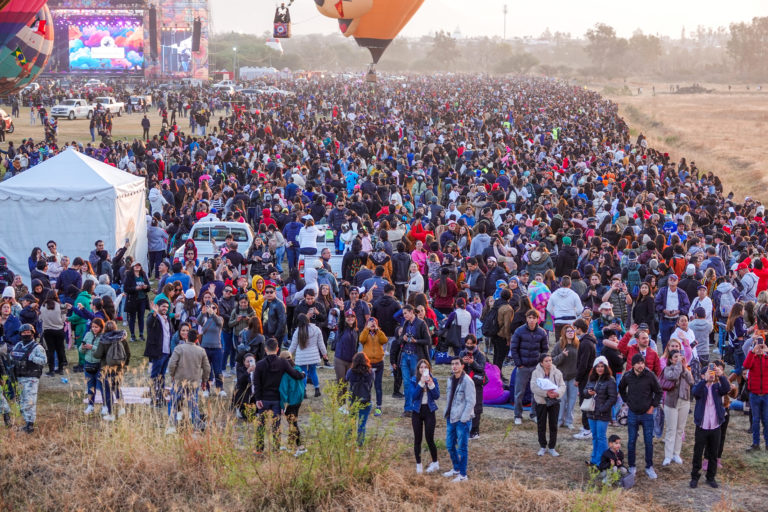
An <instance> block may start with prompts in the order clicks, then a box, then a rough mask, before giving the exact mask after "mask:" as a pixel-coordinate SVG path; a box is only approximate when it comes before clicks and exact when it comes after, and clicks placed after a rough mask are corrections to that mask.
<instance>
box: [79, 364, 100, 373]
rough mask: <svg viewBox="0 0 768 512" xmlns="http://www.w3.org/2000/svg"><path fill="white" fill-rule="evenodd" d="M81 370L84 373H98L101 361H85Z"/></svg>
mask: <svg viewBox="0 0 768 512" xmlns="http://www.w3.org/2000/svg"><path fill="white" fill-rule="evenodd" d="M83 370H84V371H85V373H90V374H92V375H93V374H96V373H99V372H100V371H101V363H100V362H99V363H89V362H88V361H86V362H85V365H84V368H83Z"/></svg>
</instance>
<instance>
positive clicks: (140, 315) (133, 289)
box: [123, 261, 150, 342]
mask: <svg viewBox="0 0 768 512" xmlns="http://www.w3.org/2000/svg"><path fill="white" fill-rule="evenodd" d="M149 287H150V284H149V278H148V277H147V274H146V273H145V272H144V270H143V269H142V268H141V263H139V262H138V261H137V262H134V264H133V266H132V267H131V270H130V271H128V272H126V275H125V280H124V281H123V290H125V296H126V302H125V312H126V313H128V330H130V332H131V341H132V342H135V341H136V331H135V326H136V321H137V320H138V324H139V339H141V340H142V341H144V316H145V313H146V311H147V309H148V308H149Z"/></svg>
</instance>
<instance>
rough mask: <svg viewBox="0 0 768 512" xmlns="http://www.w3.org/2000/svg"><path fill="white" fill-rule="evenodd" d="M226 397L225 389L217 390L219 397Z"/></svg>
mask: <svg viewBox="0 0 768 512" xmlns="http://www.w3.org/2000/svg"><path fill="white" fill-rule="evenodd" d="M226 397H227V392H226V391H224V390H223V389H222V390H221V391H219V398H226Z"/></svg>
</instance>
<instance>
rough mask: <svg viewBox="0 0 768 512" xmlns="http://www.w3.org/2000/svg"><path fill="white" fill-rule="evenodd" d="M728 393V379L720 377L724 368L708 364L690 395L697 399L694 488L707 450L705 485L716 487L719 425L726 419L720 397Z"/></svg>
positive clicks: (693, 466) (692, 486)
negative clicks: (702, 458)
mask: <svg viewBox="0 0 768 512" xmlns="http://www.w3.org/2000/svg"><path fill="white" fill-rule="evenodd" d="M730 390H731V385H730V383H729V382H728V379H727V378H726V377H725V375H723V369H722V368H721V367H720V366H718V365H716V364H714V363H710V364H709V365H708V366H707V368H706V369H705V370H704V372H703V374H702V378H701V380H700V381H699V382H698V383H697V384H696V385H695V386H694V387H693V390H692V391H691V394H692V395H693V396H694V397H695V398H696V407H695V409H694V411H693V422H694V423H695V424H696V433H695V441H694V445H693V465H692V468H691V482H690V484H689V486H690V487H691V489H695V488H696V487H697V486H698V485H699V478H700V477H701V457H702V455H703V453H704V451H705V449H706V451H707V453H708V455H709V457H708V460H707V474H706V479H707V485H709V486H710V487H712V488H715V489H716V488H717V487H719V486H718V483H717V481H716V480H715V476H716V475H717V454H718V449H719V447H720V425H721V424H722V423H723V421H724V420H725V408H724V407H723V397H724V396H726V395H727V394H728V393H729V392H730Z"/></svg>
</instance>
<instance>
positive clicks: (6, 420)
mask: <svg viewBox="0 0 768 512" xmlns="http://www.w3.org/2000/svg"><path fill="white" fill-rule="evenodd" d="M3 423H5V426H6V427H8V428H11V425H13V423H12V422H11V413H9V412H4V413H3ZM432 464H437V463H436V462H433V463H432ZM430 467H432V466H430Z"/></svg>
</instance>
